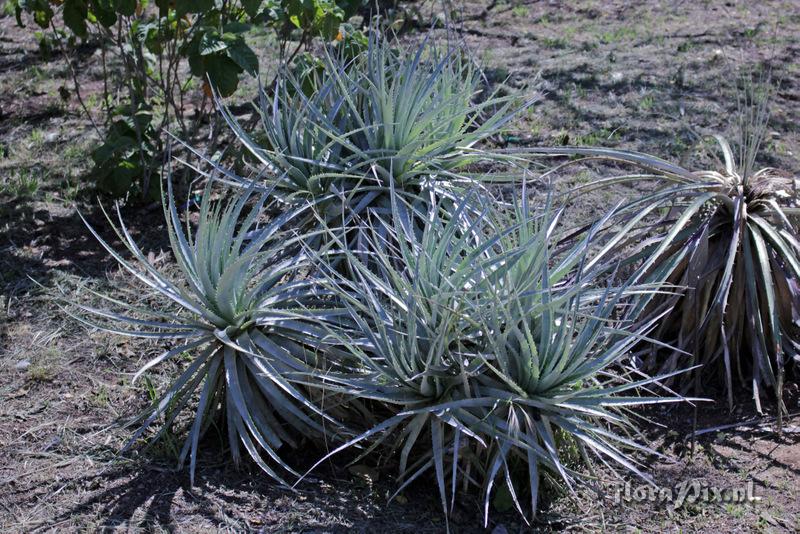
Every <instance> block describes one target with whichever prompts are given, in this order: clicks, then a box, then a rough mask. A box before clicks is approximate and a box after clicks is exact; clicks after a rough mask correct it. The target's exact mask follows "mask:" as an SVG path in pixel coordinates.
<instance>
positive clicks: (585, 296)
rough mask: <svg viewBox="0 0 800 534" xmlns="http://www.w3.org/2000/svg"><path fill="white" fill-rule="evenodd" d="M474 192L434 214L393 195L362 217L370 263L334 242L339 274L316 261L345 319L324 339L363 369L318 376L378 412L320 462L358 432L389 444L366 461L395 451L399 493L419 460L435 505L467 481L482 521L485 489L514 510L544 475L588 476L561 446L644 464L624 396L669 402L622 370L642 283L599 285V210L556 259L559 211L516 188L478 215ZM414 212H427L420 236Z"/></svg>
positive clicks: (630, 466) (627, 465) (532, 496)
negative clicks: (370, 219) (504, 206)
mask: <svg viewBox="0 0 800 534" xmlns="http://www.w3.org/2000/svg"><path fill="white" fill-rule="evenodd" d="M523 198H524V197H523ZM475 202H476V199H474V198H464V199H463V201H461V202H457V203H456V206H455V209H454V211H453V212H451V213H450V214H448V216H445V217H443V216H441V211H442V210H441V209H440V208H447V209H450V204H449V202H448V203H447V204H446V205H441V206H437V205H434V206H433V207H432V208H431V209H430V211H429V212H427V213H418V214H414V213H413V210H414V207H413V206H412V205H410V204H409V203H407V202H405V201H404V199H403V198H402V197H401V196H399V195H393V205H392V213H391V215H389V216H387V217H386V218H385V219H384V218H381V219H380V220H379V221H376V222H374V226H371V227H369V229H368V230H367V231H368V232H369V234H370V237H369V239H368V240H367V241H366V255H368V256H369V257H370V262H369V263H367V262H364V261H362V259H361V258H362V257H363V255H364V251H363V250H360V251H358V252H356V251H350V250H348V248H347V246H346V244H345V243H341V244H340V245H341V246H342V247H343V253H344V254H345V255H346V256H347V258H348V261H349V262H350V263H351V269H350V271H349V272H350V273H352V275H351V276H345V275H342V274H339V272H338V271H337V270H335V269H329V270H328V280H329V281H328V287H329V288H330V290H331V291H332V292H333V293H335V294H336V295H338V298H339V300H341V301H342V302H343V303H344V305H345V306H346V308H347V309H348V310H349V314H350V321H351V323H352V324H351V326H350V328H349V329H341V330H338V331H337V332H336V333H335V337H336V338H337V339H339V342H340V343H341V344H342V345H343V346H344V347H345V348H346V350H348V351H349V352H351V353H352V355H353V356H355V357H356V358H357V359H358V361H360V362H361V366H362V370H361V372H360V374H359V375H356V376H346V377H341V376H330V377H328V378H327V380H328V381H329V382H330V383H335V382H337V381H338V383H339V387H340V388H341V390H342V391H348V392H351V394H354V395H355V396H356V397H358V398H359V399H369V400H372V401H374V402H377V403H379V405H382V406H387V407H389V408H390V412H389V414H388V415H387V416H386V417H385V418H383V420H380V421H379V422H378V423H377V424H375V425H374V426H371V427H369V428H366V429H364V431H363V432H362V433H361V434H360V435H358V436H356V437H355V438H353V439H351V440H349V441H347V442H346V443H344V444H343V445H341V446H340V447H338V448H337V449H335V450H334V451H333V452H331V453H330V454H329V455H328V456H326V459H327V458H328V457H330V456H331V455H333V454H336V453H338V452H339V451H341V450H343V449H346V448H348V447H352V446H354V445H356V444H359V443H361V442H367V444H368V445H367V446H365V448H366V452H365V453H364V454H369V452H370V451H373V450H375V449H376V448H379V447H380V448H381V449H387V448H388V450H389V451H391V452H393V453H394V454H393V455H385V454H383V455H379V458H381V459H383V461H387V459H388V458H392V459H397V460H398V462H399V480H400V485H399V488H398V490H397V492H400V491H402V490H403V489H404V488H405V487H406V486H407V485H408V484H410V483H411V482H412V481H414V480H416V479H417V478H419V477H420V476H422V475H423V474H424V473H426V472H432V473H433V474H434V475H435V480H436V484H437V487H438V491H439V494H440V499H441V504H442V507H443V509H444V512H445V514H447V513H448V510H451V509H452V502H453V500H454V499H455V494H456V487H457V485H459V484H462V483H463V484H465V485H466V486H477V489H478V490H479V491H480V493H481V495H482V499H483V507H484V513H485V514H486V516H487V520H488V513H489V510H488V508H489V503H490V502H491V500H492V497H493V492H494V490H495V488H498V487H503V488H504V491H507V492H508V495H510V500H511V501H512V502H513V506H514V507H515V508H516V509H517V510H518V511H519V512H520V513H521V514H522V515H523V516H526V515H527V514H526V513H525V512H524V511H523V507H524V508H528V509H529V510H530V511H531V514H532V515H535V514H536V509H537V503H538V500H539V499H538V492H539V481H540V477H541V476H542V475H543V473H544V472H549V473H551V474H553V475H555V477H556V478H558V479H560V480H561V481H562V482H563V484H565V485H566V486H567V487H569V488H572V487H573V484H574V483H576V482H580V481H586V480H588V478H591V477H590V475H587V474H586V472H585V471H583V470H581V469H580V465H579V464H576V462H574V461H573V460H572V459H571V458H570V457H569V456H570V455H569V454H565V453H564V450H565V448H567V446H569V447H572V448H573V449H574V450H577V451H578V452H579V453H580V458H581V459H582V460H583V461H585V462H588V463H593V462H594V461H595V460H599V461H600V462H601V463H603V464H605V465H610V464H613V465H615V466H616V467H618V468H620V469H621V470H622V471H623V472H626V473H634V474H636V475H639V476H643V477H646V475H645V474H644V473H643V472H642V471H641V470H640V467H641V466H640V465H639V464H638V463H637V461H636V460H635V459H634V458H633V457H632V456H631V454H630V453H631V451H632V450H639V451H644V450H647V449H646V448H645V447H643V446H641V445H638V444H636V443H635V442H633V441H631V440H630V439H629V438H628V433H627V432H628V431H629V430H630V429H631V428H632V426H631V422H630V421H629V420H628V419H627V418H626V416H625V413H624V409H625V407H627V406H632V405H642V404H647V403H652V402H668V401H669V400H677V399H666V398H642V397H640V396H638V395H637V394H636V391H637V390H638V389H639V388H641V387H644V386H646V385H648V384H651V383H653V382H654V381H655V380H654V379H648V378H638V379H632V378H631V377H633V376H637V375H633V374H632V375H630V376H629V375H628V374H627V372H626V371H625V370H624V369H625V368H624V362H625V358H626V354H627V353H628V351H629V350H630V349H631V348H632V347H633V346H634V345H635V344H636V343H637V342H639V341H640V340H641V339H642V337H643V336H644V334H645V332H646V331H647V330H648V328H649V327H650V326H652V324H626V323H623V322H621V321H619V320H618V319H615V316H616V314H617V313H618V311H619V309H618V308H619V305H620V303H621V301H622V300H623V299H627V298H628V297H630V296H631V295H633V294H634V293H636V292H642V293H643V294H648V293H649V292H650V291H652V290H654V287H644V286H643V287H637V288H633V287H627V286H621V287H610V286H608V287H602V285H601V286H600V287H599V288H598V282H600V280H598V279H597V278H596V277H597V275H599V274H601V273H603V272H604V271H605V268H606V264H605V261H606V258H605V255H604V253H600V255H596V256H595V255H592V254H591V253H590V250H591V247H592V245H593V234H594V231H595V230H597V229H598V228H600V227H602V223H599V224H598V225H597V226H596V227H595V228H593V229H592V230H591V231H589V232H588V233H587V234H585V236H584V237H583V238H582V239H580V240H578V241H577V242H574V243H573V244H572V245H571V246H568V247H567V248H566V249H565V250H563V251H562V252H561V253H560V254H558V255H557V256H556V255H553V253H552V248H553V245H554V244H555V243H556V242H557V241H558V235H557V234H556V233H555V223H556V220H557V216H554V215H553V214H552V213H551V212H549V211H545V212H544V213H543V214H539V215H534V213H533V212H532V210H531V208H530V207H529V206H528V204H527V201H525V200H523V201H522V202H521V204H520V205H518V206H517V209H516V210H512V211H511V213H510V214H503V213H502V212H497V211H496V210H495V209H493V208H492V206H491V205H490V203H488V202H487V203H486V204H484V209H483V210H479V212H478V213H479V214H477V215H476V211H475ZM413 217H420V218H422V219H425V220H427V221H428V223H427V224H426V225H425V227H424V230H423V232H422V233H421V234H420V233H418V232H417V231H415V230H414V229H412V228H410V226H409V225H408V221H409V220H410V219H412V218H413ZM386 230H388V232H389V233H390V234H391V237H390V238H387V237H385V235H384V234H385V231H386ZM387 243H396V245H395V246H391V245H389V246H387ZM590 264H593V265H594V267H587V266H588V265H590ZM638 376H639V377H641V376H642V375H638ZM637 380H638V381H637ZM448 488H449V489H448ZM523 500H527V502H528V503H529V505H530V506H528V505H523V504H522V503H523Z"/></svg>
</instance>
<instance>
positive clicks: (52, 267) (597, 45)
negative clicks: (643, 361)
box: [0, 1, 800, 533]
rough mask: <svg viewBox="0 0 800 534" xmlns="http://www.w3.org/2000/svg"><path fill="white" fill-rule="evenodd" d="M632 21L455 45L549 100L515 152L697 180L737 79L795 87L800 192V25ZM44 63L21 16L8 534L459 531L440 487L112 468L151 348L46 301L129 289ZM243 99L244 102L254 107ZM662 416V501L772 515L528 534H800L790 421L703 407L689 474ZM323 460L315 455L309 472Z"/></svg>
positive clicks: (785, 116)
mask: <svg viewBox="0 0 800 534" xmlns="http://www.w3.org/2000/svg"><path fill="white" fill-rule="evenodd" d="M628 4H630V3H629V2H619V1H614V2H611V1H574V2H573V1H570V2H565V1H564V2H559V1H547V2H545V1H515V2H510V3H509V2H492V3H489V2H471V1H467V2H463V3H462V2H456V8H457V11H458V12H459V16H460V18H461V19H463V22H462V23H461V26H462V27H461V31H462V34H463V36H464V38H465V40H466V41H467V43H468V44H469V45H470V47H471V48H472V50H473V51H474V53H475V55H476V56H477V57H479V58H480V59H481V60H482V62H483V64H484V65H485V66H486V67H487V72H488V74H489V76H490V78H491V79H492V80H493V81H494V82H495V83H504V84H506V85H507V86H508V88H509V90H515V91H519V90H531V89H532V88H533V87H534V86H536V84H538V87H539V89H541V90H543V92H544V94H545V96H544V99H543V100H542V101H541V102H540V103H539V104H537V105H536V106H534V107H533V108H532V109H531V110H530V112H529V113H527V114H526V115H525V116H524V117H521V118H520V120H519V121H518V123H517V124H516V129H517V132H516V133H515V134H514V135H513V136H509V137H508V138H506V139H505V140H504V142H506V143H508V144H510V145H541V144H579V145H588V146H593V145H610V146H616V147H624V148H630V149H637V150H644V151H649V152H653V153H656V154H659V155H661V156H662V157H666V158H670V159H673V160H676V161H681V162H683V163H685V164H692V163H693V162H697V161H702V160H703V158H704V156H702V150H701V148H702V147H703V145H702V143H701V142H700V140H701V139H702V136H704V135H707V134H710V133H715V132H722V133H726V132H728V131H729V126H730V125H731V124H732V121H731V116H732V114H733V113H734V111H735V96H734V95H735V92H734V84H733V83H732V81H733V80H734V79H735V78H736V76H737V74H738V72H739V71H740V70H742V69H745V70H746V69H749V68H752V67H754V66H759V65H768V66H769V67H770V69H771V71H772V75H773V78H774V79H775V80H777V81H779V82H780V86H779V89H778V91H777V95H776V98H775V102H774V106H773V107H774V111H773V118H772V121H771V123H770V130H769V131H770V133H769V137H768V141H767V143H766V146H765V147H764V150H763V158H762V161H761V163H762V164H763V165H771V166H775V167H778V168H781V169H783V170H785V171H787V172H789V173H791V174H794V175H797V173H798V169H800V164H798V160H797V154H798V153H800V152H798V151H799V150H800V145H799V143H800V137H799V136H800V132H798V129H797V128H796V126H795V124H796V121H797V119H798V117H800V67H799V66H798V57H800V43H798V40H797V39H798V37H797V36H798V35H800V5H798V3H797V2H791V1H784V2H778V1H763V2H750V1H729V2H721V1H671V2H667V1H646V2H636V6H635V7H632V6H630V5H628ZM410 6H411V7H414V6H419V8H420V11H421V12H422V14H423V19H422V20H423V22H422V24H421V25H422V26H423V27H425V26H426V25H427V24H429V21H430V20H431V18H430V17H431V16H436V15H437V14H438V9H437V8H436V6H435V5H433V4H432V3H431V2H427V3H423V4H421V5H420V4H419V3H416V4H414V3H412V4H410ZM0 17H2V16H0ZM426 19H427V21H428V22H425V20H426ZM407 36H408V38H416V37H417V36H418V34H415V32H414V31H413V30H412V31H411V32H409V33H408V34H407ZM263 43H264V47H267V46H269V43H268V40H264V41H263ZM37 50H38V47H37V43H36V39H35V37H34V36H33V35H32V31H29V30H21V29H19V28H16V27H15V24H14V20H13V17H10V16H5V17H2V18H0V400H1V402H0V531H2V532H41V531H67V532H70V531H79V530H80V531H84V530H86V531H95V530H121V531H148V532H150V531H152V532H160V531H176V532H201V531H202V532H207V531H215V530H230V531H264V532H379V531H383V532H415V533H422V532H442V531H443V530H444V528H445V524H444V521H443V519H442V518H441V514H440V511H439V509H438V505H437V504H436V502H437V499H436V496H435V495H434V493H433V490H432V489H431V488H432V486H431V485H430V484H428V483H426V482H421V483H419V484H418V485H416V486H414V487H413V488H412V489H411V490H409V491H406V492H405V493H404V494H403V496H402V498H401V499H398V500H395V501H393V502H392V503H389V504H387V502H386V496H387V492H388V491H389V489H390V488H391V487H392V485H391V483H392V481H391V480H385V479H382V478H381V479H377V480H376V479H375V476H374V474H373V476H372V477H370V476H365V475H364V473H365V472H366V473H367V475H369V474H370V470H369V469H363V468H362V469H360V470H348V469H346V468H341V467H335V466H333V465H327V466H324V467H323V468H322V469H321V470H320V471H319V472H317V473H316V474H315V478H313V479H311V480H309V481H308V482H307V483H305V484H303V485H302V486H301V488H300V489H299V491H298V492H296V493H292V492H288V491H285V490H282V489H279V488H276V487H275V486H273V485H272V484H270V482H269V480H267V479H266V478H265V477H264V476H262V475H261V474H260V473H259V471H258V470H257V469H251V468H245V469H243V470H241V471H235V470H234V469H232V467H231V466H230V465H229V464H228V463H227V462H226V458H225V455H224V451H223V449H222V447H221V445H219V444H218V443H216V442H215V441H214V439H210V440H208V443H206V446H205V451H206V452H205V456H204V457H203V458H202V461H201V463H200V468H199V476H198V480H199V483H198V484H197V485H196V486H195V487H189V485H188V476H187V473H186V472H176V471H174V464H175V461H174V458H175V451H174V447H173V446H172V444H170V443H169V442H167V443H166V444H165V445H163V446H160V447H158V448H156V449H154V450H149V451H146V452H142V451H134V452H133V453H130V454H126V455H123V456H120V455H118V454H117V451H118V450H119V449H120V447H121V445H122V444H123V443H124V441H125V437H126V435H127V431H126V430H124V429H121V428H120V427H119V426H118V425H117V423H118V422H119V421H122V420H124V419H125V418H126V417H129V416H131V415H133V414H135V413H136V412H137V410H139V409H141V408H142V407H144V406H145V405H146V404H147V403H148V401H149V397H148V391H147V387H146V385H145V384H143V383H139V384H137V385H135V386H131V384H130V377H131V372H132V371H133V370H135V369H136V368H137V365H138V364H139V363H140V362H142V361H143V360H144V359H145V358H147V357H148V356H152V355H154V354H155V353H156V351H157V348H156V347H154V346H152V345H149V344H147V343H143V342H132V341H130V340H126V339H121V338H118V337H115V336H111V335H108V334H103V333H99V332H96V331H91V330H87V329H86V328H84V327H82V326H80V325H79V324H77V323H75V322H74V321H71V320H68V318H67V317H65V315H64V314H63V313H62V312H61V311H60V310H59V309H58V308H57V307H56V306H55V305H54V304H53V302H52V301H51V300H50V299H48V298H47V295H48V294H50V293H52V291H53V290H54V289H53V288H56V287H61V288H62V289H63V291H65V292H67V293H75V292H78V293H79V292H81V291H82V290H83V288H85V287H92V288H101V289H104V290H111V289H110V288H114V287H117V286H118V285H119V282H120V281H121V280H122V279H123V278H124V277H123V276H122V275H121V274H120V273H119V271H118V270H117V267H116V266H114V265H113V263H112V262H111V261H109V258H108V257H107V255H106V254H105V253H103V252H102V251H101V249H100V247H99V246H98V245H97V244H96V243H95V242H94V241H93V240H92V239H91V237H90V236H89V235H88V232H87V231H86V230H85V228H84V227H83V224H82V223H81V221H80V219H79V218H78V216H77V209H80V210H81V211H82V212H84V213H86V215H87V217H88V219H89V221H90V222H91V223H93V224H94V225H95V226H96V227H98V228H106V225H104V222H103V220H102V217H101V216H100V215H99V213H98V212H97V210H96V208H95V206H96V199H95V198H93V196H92V195H91V194H82V193H81V188H80V187H79V186H80V184H81V180H82V177H83V176H84V174H85V172H86V171H87V168H88V151H89V150H90V149H91V147H92V143H93V139H94V134H93V132H92V129H91V128H90V126H89V124H88V123H87V121H86V120H85V118H84V117H83V115H82V114H81V113H80V110H79V108H78V106H77V102H76V101H75V98H74V95H71V96H70V97H69V98H68V99H66V100H64V99H62V97H61V93H63V91H61V92H60V91H59V87H61V86H64V87H65V88H67V89H69V88H70V82H69V81H68V76H69V75H68V73H67V72H65V71H64V68H63V62H61V61H58V60H57V59H58V58H52V59H48V58H45V57H43V56H41V55H40V54H39V53H38V51H37ZM76 59H77V61H78V64H79V67H80V68H79V69H78V72H79V77H80V80H81V83H82V85H83V86H84V88H85V94H84V98H85V99H86V100H87V103H88V105H89V107H90V108H91V107H92V106H96V105H97V104H96V101H94V100H93V98H92V94H93V92H96V91H97V88H98V87H99V83H100V81H99V80H100V77H99V76H100V74H99V72H98V66H97V61H96V53H95V50H93V49H92V48H91V47H86V48H84V49H81V50H80V53H79V55H78V57H77V58H76ZM251 87H252V86H251ZM236 98H238V99H239V100H241V101H244V100H246V98H247V94H246V91H242V92H240V93H239V94H238V95H237V97H236ZM93 102H95V103H93ZM93 109H94V108H93ZM590 177H591V172H590V171H589V170H587V171H586V172H583V173H580V172H579V173H574V174H573V175H571V176H568V177H564V178H563V181H561V182H559V183H556V184H555V187H557V188H566V187H569V186H570V185H573V184H575V183H580V182H581V181H583V180H586V179H588V178H590ZM539 185H540V186H541V189H544V187H545V185H546V184H539ZM633 192H635V191H631V190H625V189H609V190H607V191H603V192H601V193H598V194H596V195H594V196H593V197H589V198H587V199H585V200H583V201H582V203H581V204H579V205H577V206H574V207H573V210H574V211H577V212H580V213H582V214H589V213H592V212H593V211H595V210H599V209H602V208H603V207H605V206H607V205H609V204H610V203H612V202H616V201H617V200H618V199H619V198H620V197H621V196H623V195H628V194H632V193H633ZM125 215H126V217H127V219H128V220H129V222H130V224H131V227H132V228H133V230H134V231H135V234H136V237H137V239H139V241H140V242H141V243H142V244H143V247H144V249H145V250H146V251H147V252H151V253H152V257H153V259H154V261H157V262H168V261H169V258H168V256H167V255H165V254H162V251H163V250H166V249H167V247H166V240H165V229H164V227H163V224H162V222H161V220H160V210H158V209H155V210H150V211H148V210H147V209H146V208H145V209H142V208H137V209H128V210H126V213H125ZM104 233H105V234H106V235H107V234H108V232H107V231H106V230H104ZM109 237H110V236H109ZM37 284H41V285H42V286H44V288H46V289H42V287H40V286H39V285H37ZM168 371H169V369H165V370H164V372H167V373H168ZM164 378H165V376H164V375H163V374H158V373H156V374H153V375H152V376H151V381H152V384H153V385H154V386H155V387H158V386H159V384H161V383H163V380H164ZM790 401H791V403H792V405H791V406H790V407H789V409H790V412H793V413H796V412H798V410H800V406H798V395H797V393H796V389H795V390H794V393H792V392H790ZM648 415H649V416H650V417H651V418H652V419H653V420H654V421H657V422H658V423H660V424H661V425H663V426H658V425H656V424H647V423H646V424H645V429H646V434H647V437H648V438H649V439H651V440H652V442H653V445H654V446H655V447H656V448H657V449H658V450H659V451H660V452H661V453H663V454H664V455H665V458H661V459H659V458H650V459H645V461H646V463H647V464H648V465H649V467H650V468H651V469H652V472H653V473H654V476H655V478H656V481H657V482H658V484H659V485H660V486H662V487H673V486H676V485H680V484H682V483H690V482H692V481H697V482H700V483H702V484H704V485H705V486H715V487H719V488H728V489H733V488H740V487H746V486H747V484H748V482H752V484H753V488H754V492H755V494H756V495H757V496H758V497H760V500H759V501H758V502H754V503H746V504H740V503H721V502H705V503H704V502H696V503H686V504H685V505H684V506H682V507H680V508H678V509H673V507H671V506H669V505H667V504H664V503H661V504H659V503H655V504H653V503H646V502H644V503H637V502H635V501H634V500H630V501H624V500H623V502H621V503H615V502H614V501H613V497H614V493H613V491H610V492H609V493H607V494H606V495H605V497H601V498H599V497H594V496H592V497H589V498H584V499H582V500H577V501H576V500H574V499H572V498H570V497H569V496H568V495H556V494H553V493H552V492H551V493H550V494H549V495H548V502H547V506H546V509H545V513H543V514H542V515H541V517H540V518H539V522H538V523H537V524H536V525H534V526H533V527H532V528H533V529H535V530H541V531H550V530H564V529H569V530H585V531H598V530H603V529H606V530H633V531H635V530H637V529H638V531H646V532H653V531H678V530H680V531H686V532H694V531H697V532H744V531H758V530H763V531H767V532H786V531H788V532H797V531H798V530H800V519H799V518H800V417H798V416H794V418H790V419H789V421H788V422H787V432H785V433H784V434H783V436H780V437H779V436H777V435H776V434H775V432H774V429H773V428H772V425H771V419H770V418H769V417H768V416H767V417H765V418H763V419H760V420H758V419H757V420H756V422H755V423H753V422H752V421H753V420H754V418H755V414H753V413H752V408H751V406H750V402H749V400H748V399H747V397H746V395H745V396H743V397H742V398H741V400H740V402H738V403H737V407H736V410H735V412H734V413H733V414H729V413H728V412H727V410H726V409H724V408H723V407H716V406H713V405H704V406H703V408H702V409H701V410H700V412H699V420H698V428H701V429H702V428H709V427H717V426H720V425H729V426H728V427H726V428H724V429H722V430H719V431H714V432H707V433H705V434H703V435H701V436H700V437H699V438H698V440H697V443H696V446H695V448H694V451H693V454H692V451H691V450H690V446H689V443H688V440H687V435H688V434H689V433H690V431H691V428H692V426H691V419H692V411H691V410H690V409H688V408H677V409H673V410H671V411H663V410H662V411H657V412H649V413H648ZM739 423H750V424H747V425H745V426H737V424H739ZM318 455H319V452H318V451H317V450H313V449H311V448H310V447H309V452H308V454H307V457H300V458H297V459H296V463H299V464H303V463H304V462H310V461H312V460H314V459H316V457H317V456H318ZM338 465H340V464H338ZM634 483H635V481H634ZM478 509H479V506H478V503H477V502H470V501H467V502H466V504H465V505H463V506H462V507H461V508H459V509H457V510H456V511H455V513H454V514H453V517H452V519H451V524H450V527H451V530H452V531H453V532H473V531H475V532H477V531H482V530H483V526H482V519H481V517H480V515H479V513H478V512H477V510H478ZM488 529H489V530H490V531H492V530H493V531H494V532H497V533H502V532H522V531H528V530H530V529H531V527H526V526H525V525H524V524H523V523H522V522H521V521H520V520H519V518H517V517H516V516H514V515H513V514H507V513H496V514H494V515H493V516H492V519H491V520H490V522H489V526H488Z"/></svg>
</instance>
